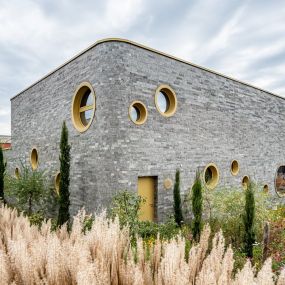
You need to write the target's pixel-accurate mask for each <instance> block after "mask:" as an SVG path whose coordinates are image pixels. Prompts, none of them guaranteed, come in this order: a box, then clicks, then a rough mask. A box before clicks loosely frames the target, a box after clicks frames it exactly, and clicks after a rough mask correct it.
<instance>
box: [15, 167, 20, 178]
mask: <svg viewBox="0 0 285 285" xmlns="http://www.w3.org/2000/svg"><path fill="white" fill-rule="evenodd" d="M14 174H15V177H16V178H17V179H19V178H20V170H19V168H18V167H16V168H15V172H14Z"/></svg>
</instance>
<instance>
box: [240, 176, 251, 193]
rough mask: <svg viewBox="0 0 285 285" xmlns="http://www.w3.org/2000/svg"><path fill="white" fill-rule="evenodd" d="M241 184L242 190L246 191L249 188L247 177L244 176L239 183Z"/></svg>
mask: <svg viewBox="0 0 285 285" xmlns="http://www.w3.org/2000/svg"><path fill="white" fill-rule="evenodd" d="M241 184H242V188H243V189H244V190H246V189H247V188H248V186H249V178H248V176H247V175H245V176H244V177H243V178H242V181H241Z"/></svg>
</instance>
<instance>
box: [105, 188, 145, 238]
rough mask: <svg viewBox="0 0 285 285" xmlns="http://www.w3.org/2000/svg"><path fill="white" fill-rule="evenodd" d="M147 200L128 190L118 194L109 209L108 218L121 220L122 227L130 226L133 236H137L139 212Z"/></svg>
mask: <svg viewBox="0 0 285 285" xmlns="http://www.w3.org/2000/svg"><path fill="white" fill-rule="evenodd" d="M142 203H145V200H144V199H143V198H142V197H141V196H138V195H137V194H135V193H131V192H129V191H127V190H124V191H120V192H118V193H117V194H116V195H115V196H114V197H113V199H112V202H111V206H110V208H109V209H108V216H109V217H110V218H112V219H114V218H115V217H116V216H117V217H118V218H119V221H120V225H121V227H123V226H126V225H129V226H130V230H131V235H132V236H135V234H136V233H137V232H138V227H139V210H140V208H141V204H142Z"/></svg>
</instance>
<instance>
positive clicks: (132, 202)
mask: <svg viewBox="0 0 285 285" xmlns="http://www.w3.org/2000/svg"><path fill="white" fill-rule="evenodd" d="M142 203H145V200H144V199H143V198H142V197H140V196H138V195H137V194H136V193H131V192H129V191H126V190H125V191H121V192H118V193H117V194H116V195H115V196H114V197H113V199H112V203H111V207H110V208H109V209H108V216H109V217H110V218H112V219H113V220H114V218H115V217H118V218H119V222H120V225H121V227H124V226H129V227H130V234H131V236H132V237H133V238H135V237H136V235H138V236H140V237H142V238H143V239H144V240H146V241H154V240H156V238H157V235H158V234H159V236H160V238H161V239H163V240H170V239H171V238H173V237H174V236H176V235H177V234H178V233H179V232H180V231H179V227H178V226H177V224H176V222H175V220H174V218H173V217H171V218H169V219H168V220H167V221H166V222H165V223H163V224H157V223H154V222H151V221H140V220H139V210H140V208H141V205H142Z"/></svg>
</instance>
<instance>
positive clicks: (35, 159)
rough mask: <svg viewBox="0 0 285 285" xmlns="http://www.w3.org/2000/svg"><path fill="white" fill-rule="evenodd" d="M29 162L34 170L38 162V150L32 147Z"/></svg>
mask: <svg viewBox="0 0 285 285" xmlns="http://www.w3.org/2000/svg"><path fill="white" fill-rule="evenodd" d="M30 162H31V166H32V169H33V170H36V169H37V168H38V164H39V156H38V151H37V149H35V148H33V149H32V151H31V156H30Z"/></svg>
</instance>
